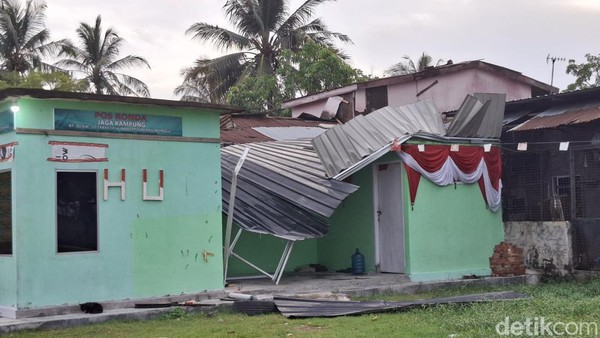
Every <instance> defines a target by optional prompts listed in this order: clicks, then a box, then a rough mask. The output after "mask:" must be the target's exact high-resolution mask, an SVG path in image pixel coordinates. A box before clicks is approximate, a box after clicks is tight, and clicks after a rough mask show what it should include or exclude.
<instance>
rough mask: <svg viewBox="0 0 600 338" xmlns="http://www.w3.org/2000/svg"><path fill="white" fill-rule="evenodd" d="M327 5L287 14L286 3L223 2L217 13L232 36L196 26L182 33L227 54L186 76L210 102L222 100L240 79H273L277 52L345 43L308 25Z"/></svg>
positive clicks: (309, 0)
mask: <svg viewBox="0 0 600 338" xmlns="http://www.w3.org/2000/svg"><path fill="white" fill-rule="evenodd" d="M328 1H335V0H306V1H305V2H304V3H303V4H302V5H301V6H300V7H298V8H297V9H296V10H295V11H293V12H292V13H289V11H288V4H289V0H227V1H226V3H225V5H224V6H223V9H224V11H225V15H226V16H227V19H228V20H229V21H230V22H231V23H232V24H233V26H234V27H235V31H234V30H229V29H226V28H223V27H219V26H216V25H211V24H208V23H203V22H202V23H195V24H193V25H192V26H191V27H190V28H189V29H188V30H187V32H186V33H187V34H191V35H192V38H193V39H197V40H200V41H207V42H210V43H212V44H213V45H214V46H215V47H217V48H220V49H222V50H224V51H227V52H230V53H229V54H225V55H223V56H220V57H217V58H214V59H209V60H206V59H204V60H198V61H197V62H196V64H195V65H194V66H193V68H194V69H193V70H190V71H188V75H195V76H201V77H203V79H204V81H206V83H207V84H208V85H209V88H210V90H211V94H212V96H217V97H221V98H222V97H224V96H225V95H226V93H227V91H228V90H229V89H230V88H231V87H232V86H233V85H235V84H237V83H238V82H239V81H240V80H241V79H242V78H244V77H246V76H262V75H273V76H275V75H274V74H275V69H277V65H278V61H279V57H280V53H281V51H282V50H286V49H289V50H293V51H295V50H298V49H299V48H300V47H301V46H302V45H303V44H304V43H305V42H307V41H314V42H316V43H318V44H320V45H323V46H327V47H331V48H334V45H333V43H334V41H336V40H337V41H342V42H350V39H349V38H348V36H346V35H344V34H340V33H335V32H331V31H330V30H329V29H328V28H327V26H326V25H325V23H324V22H323V21H322V20H321V19H313V16H314V14H315V8H316V7H317V6H318V5H320V4H322V3H324V2H328Z"/></svg>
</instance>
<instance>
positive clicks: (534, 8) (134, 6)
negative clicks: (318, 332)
mask: <svg viewBox="0 0 600 338" xmlns="http://www.w3.org/2000/svg"><path fill="white" fill-rule="evenodd" d="M303 2H304V0H292V1H291V4H290V10H294V9H296V8H297V7H298V6H299V5H300V4H301V3H303ZM222 4H223V2H217V1H214V0H173V1H165V0H162V1H160V0H146V1H142V0H127V1H117V0H104V1H101V2H100V1H80V0H79V1H74V0H48V11H47V26H48V28H49V29H50V31H51V33H52V37H53V38H54V39H58V38H63V37H69V38H71V39H74V38H75V29H76V28H77V26H78V25H79V22H80V21H85V22H88V23H93V20H94V19H95V18H96V16H97V15H98V14H101V15H102V20H103V24H104V25H105V27H108V26H112V27H114V28H115V30H117V31H118V32H119V33H120V35H121V36H123V37H124V38H125V39H126V41H127V45H126V47H125V49H124V50H123V53H124V54H123V55H126V54H136V55H140V56H143V57H145V58H146V59H148V61H149V62H150V64H151V66H152V70H150V71H146V70H135V71H132V75H135V76H138V77H139V78H140V79H142V80H143V81H145V82H146V83H147V84H148V85H149V86H150V88H151V92H152V95H153V97H157V98H170V99H174V97H173V96H172V90H173V88H175V86H177V85H178V84H179V83H180V82H181V78H180V76H179V71H180V69H181V68H183V67H186V66H189V65H191V63H192V62H193V61H194V60H195V59H196V58H198V57H200V56H210V57H214V56H217V55H219V53H220V52H219V51H216V50H214V49H212V48H210V46H209V45H206V44H204V45H203V44H201V43H199V42H198V41H192V40H191V38H190V36H186V35H185V34H184V33H185V30H186V29H187V28H188V27H189V26H190V25H191V24H193V23H194V22H208V23H214V24H217V25H220V26H225V27H231V26H230V25H229V24H228V23H227V20H226V18H225V17H224V14H223V11H222V8H221V7H222ZM316 10H317V15H316V17H320V18H322V19H323V20H324V21H325V22H326V23H327V25H328V26H329V28H330V29H331V30H333V31H337V32H341V33H345V34H348V35H349V36H350V37H351V38H352V40H353V41H354V44H353V45H344V46H341V47H342V48H343V49H344V50H345V51H346V52H347V53H349V54H350V56H351V58H352V59H351V63H352V64H353V65H354V66H356V67H359V68H362V69H363V70H364V71H365V72H367V73H370V72H371V70H373V71H374V72H375V73H376V74H381V73H382V72H383V70H384V69H386V68H387V67H389V66H390V65H391V64H393V63H395V62H398V61H399V60H400V58H401V57H402V56H403V55H409V56H411V57H417V56H418V55H420V54H421V53H422V52H424V51H425V52H427V53H428V54H430V55H431V56H433V57H434V58H435V59H437V58H443V59H452V60H453V61H455V62H459V61H465V60H472V59H485V60H486V61H488V62H492V63H496V64H498V65H501V66H504V67H508V68H512V69H514V70H517V71H520V72H522V73H524V74H525V75H528V76H531V77H533V78H535V79H537V80H540V81H546V82H550V65H548V64H546V60H545V58H546V56H547V55H548V53H550V54H552V55H556V56H564V57H566V58H574V59H577V60H578V61H583V59H584V57H583V56H584V54H585V53H598V52H600V50H598V47H596V45H595V44H594V43H595V41H596V40H597V38H596V37H595V35H596V34H595V33H596V32H597V31H598V30H600V20H597V17H598V12H599V11H600V1H598V0H528V1H522V0H486V1H473V0H458V1H451V0H420V1H389V0H371V1H337V2H326V3H324V4H322V5H320V6H317V7H316ZM565 67H566V63H557V64H556V70H555V79H554V82H555V85H558V86H560V87H562V88H564V87H566V85H567V84H569V83H570V82H572V79H571V78H569V77H568V76H567V75H565V74H564V71H565Z"/></svg>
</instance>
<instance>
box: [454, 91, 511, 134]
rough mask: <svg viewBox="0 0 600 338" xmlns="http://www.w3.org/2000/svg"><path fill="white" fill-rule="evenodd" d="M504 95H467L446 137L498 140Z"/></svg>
mask: <svg viewBox="0 0 600 338" xmlns="http://www.w3.org/2000/svg"><path fill="white" fill-rule="evenodd" d="M505 102H506V94H491V93H475V94H474V96H471V95H467V97H466V98H465V100H464V101H463V103H462V105H461V106H460V108H459V109H458V111H457V112H456V115H455V117H454V119H453V120H452V123H451V124H450V126H449V127H448V131H447V133H446V136H449V137H475V138H499V137H500V135H501V133H502V119H503V117H504V105H505Z"/></svg>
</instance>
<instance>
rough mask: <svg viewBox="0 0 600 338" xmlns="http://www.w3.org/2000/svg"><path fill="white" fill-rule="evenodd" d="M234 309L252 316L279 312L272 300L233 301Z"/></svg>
mask: <svg viewBox="0 0 600 338" xmlns="http://www.w3.org/2000/svg"><path fill="white" fill-rule="evenodd" d="M233 310H234V311H236V312H241V313H245V314H247V315H251V316H252V315H262V314H267V313H273V312H277V308H276V307H275V302H273V301H272V300H236V301H235V302H233Z"/></svg>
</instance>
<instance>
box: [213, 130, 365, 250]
mask: <svg viewBox="0 0 600 338" xmlns="http://www.w3.org/2000/svg"><path fill="white" fill-rule="evenodd" d="M245 146H248V147H250V152H249V154H248V157H247V158H246V161H245V162H244V165H243V167H242V169H241V171H240V173H239V176H238V190H237V194H236V201H235V210H234V221H235V222H236V223H237V224H239V225H240V226H241V227H242V228H244V229H245V230H248V231H251V232H255V233H262V234H271V235H275V236H278V237H282V238H288V239H295V240H299V239H306V238H315V237H321V236H324V235H325V234H327V232H328V230H329V223H328V220H327V218H328V217H330V216H331V215H332V214H333V212H334V211H335V209H336V208H337V207H338V205H339V204H340V203H341V202H342V201H343V200H344V199H345V198H346V197H347V196H348V195H349V194H351V193H352V192H354V191H356V189H358V187H357V186H355V185H352V184H348V183H345V182H339V181H334V180H329V179H327V178H326V177H325V172H324V169H323V166H322V165H321V163H320V161H319V158H318V157H317V155H316V153H315V151H314V149H313V147H312V145H311V143H310V141H276V142H264V143H253V144H248V145H236V146H230V147H226V148H222V149H221V173H222V182H223V210H224V211H227V210H228V208H229V191H230V188H231V178H232V177H231V172H232V169H233V168H234V167H235V165H236V164H237V161H238V159H239V157H240V156H241V154H242V152H243V149H244V147H245Z"/></svg>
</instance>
